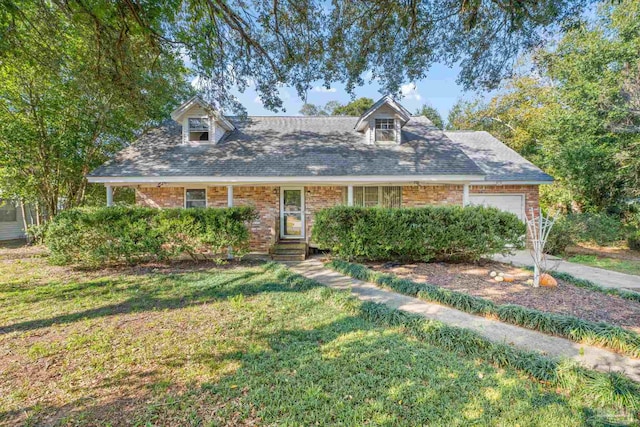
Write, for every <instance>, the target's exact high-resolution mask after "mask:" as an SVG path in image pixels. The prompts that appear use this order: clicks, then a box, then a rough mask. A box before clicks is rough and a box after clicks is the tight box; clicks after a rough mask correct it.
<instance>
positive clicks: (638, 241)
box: [627, 230, 640, 251]
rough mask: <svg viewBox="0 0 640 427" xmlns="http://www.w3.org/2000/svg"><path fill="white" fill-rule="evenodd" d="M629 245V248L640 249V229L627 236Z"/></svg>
mask: <svg viewBox="0 0 640 427" xmlns="http://www.w3.org/2000/svg"><path fill="white" fill-rule="evenodd" d="M627 245H628V246H629V249H632V250H634V251H640V230H635V231H632V232H631V233H629V236H627Z"/></svg>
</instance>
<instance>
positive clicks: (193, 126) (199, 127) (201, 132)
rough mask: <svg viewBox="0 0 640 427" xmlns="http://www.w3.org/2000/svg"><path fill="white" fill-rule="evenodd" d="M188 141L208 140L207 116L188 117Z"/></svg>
mask: <svg viewBox="0 0 640 427" xmlns="http://www.w3.org/2000/svg"><path fill="white" fill-rule="evenodd" d="M189 141H209V119H208V118H206V117H202V118H195V117H190V118H189Z"/></svg>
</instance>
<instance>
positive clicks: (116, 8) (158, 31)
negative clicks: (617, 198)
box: [0, 0, 594, 111]
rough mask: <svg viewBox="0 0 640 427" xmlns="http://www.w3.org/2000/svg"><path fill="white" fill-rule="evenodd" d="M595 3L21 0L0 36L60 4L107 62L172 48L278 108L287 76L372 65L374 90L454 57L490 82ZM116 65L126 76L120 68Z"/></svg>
mask: <svg viewBox="0 0 640 427" xmlns="http://www.w3.org/2000/svg"><path fill="white" fill-rule="evenodd" d="M593 2H594V0H588V1H586V2H585V1H583V0H546V1H543V2H541V1H539V0H520V1H517V2H516V1H513V2H504V1H499V0H477V1H467V0H464V1H451V0H431V1H426V0H422V1H410V2H389V1H386V0H373V1H367V2H353V1H349V0H336V1H333V2H329V3H327V2H326V1H322V0H303V1H302V2H297V1H296V2H277V1H272V0H255V1H253V2H251V3H250V5H247V2H244V1H240V0H229V1H219V0H184V1H180V2H175V1H168V2H142V1H141V0H129V1H126V2H114V1H111V0H94V1H90V2H87V1H80V0H67V1H58V0H56V1H52V2H44V1H39V2H33V1H31V0H16V1H13V2H3V3H2V4H1V5H0V8H1V9H0V16H2V18H3V19H2V23H0V40H2V42H0V56H3V55H4V53H3V51H6V50H7V49H12V48H13V47H12V46H11V44H10V43H8V44H7V43H5V42H4V40H7V39H8V38H12V37H13V35H14V33H16V32H17V31H24V29H25V28H28V25H29V22H30V21H29V19H30V16H29V13H28V10H29V9H30V8H32V7H35V8H39V9H48V8H55V9H56V12H59V13H61V14H64V15H65V16H67V17H68V19H69V22H87V23H91V27H88V29H90V31H88V32H87V34H86V36H87V37H86V39H85V42H87V43H89V44H90V45H91V46H88V47H91V48H92V49H93V50H94V51H96V52H98V53H99V54H100V57H101V59H102V61H103V62H104V63H105V64H120V63H124V62H126V61H127V56H128V55H129V54H130V48H131V46H136V48H138V49H140V50H145V51H147V52H148V54H149V55H151V56H153V55H160V54H161V53H162V52H172V51H175V50H179V51H180V52H182V53H183V54H184V55H185V56H186V57H187V58H188V61H189V63H190V65H191V68H192V71H193V74H194V75H195V76H196V77H197V79H198V82H199V84H200V86H199V88H200V89H201V90H202V92H203V93H204V95H205V96H206V97H207V98H208V99H209V100H210V101H212V102H214V103H216V104H218V105H222V106H225V107H229V108H234V109H240V108H241V106H240V105H239V104H238V102H237V100H236V99H235V97H234V96H233V93H232V89H234V88H236V87H237V88H239V89H240V90H244V89H246V88H247V86H248V85H249V84H255V89H256V90H257V92H258V94H259V96H260V99H261V100H262V101H263V103H264V105H265V107H266V108H269V109H272V110H274V111H275V110H279V109H282V106H283V104H282V100H281V99H280V97H279V92H278V88H279V87H281V86H282V85H287V86H293V87H295V88H296V89H297V91H298V94H299V95H300V97H301V98H303V95H304V93H305V92H306V91H307V90H308V89H310V88H311V84H312V82H314V81H317V80H322V81H324V83H325V84H327V85H329V84H330V83H332V82H342V83H344V84H345V87H346V89H347V91H348V92H349V93H350V94H353V92H354V89H355V87H356V86H360V85H362V84H363V83H364V79H363V75H365V73H370V78H371V80H375V81H377V82H378V83H379V84H380V87H381V92H383V93H397V92H398V91H399V88H400V85H401V84H402V82H405V81H415V80H419V79H421V78H423V77H425V76H426V75H427V72H428V70H429V68H430V66H431V65H432V64H434V63H436V62H442V63H445V64H449V65H450V64H457V63H459V64H460V66H461V69H462V72H461V74H460V77H459V81H460V82H461V83H462V84H463V85H464V87H465V88H477V87H488V88H493V87H495V86H496V85H497V84H498V83H499V82H500V80H501V79H502V78H504V77H507V76H509V75H510V74H511V69H512V63H513V60H514V58H516V57H517V56H518V54H520V53H522V52H524V51H526V50H527V49H529V48H531V47H532V46H536V45H538V44H540V42H541V41H542V40H543V39H542V37H543V36H544V34H545V31H543V30H549V29H553V28H554V26H556V25H557V24H562V25H563V27H564V28H571V27H572V25H574V23H575V22H576V21H577V20H578V18H577V17H579V16H580V13H581V12H582V11H583V10H584V8H585V7H586V6H588V4H589V3H593ZM25 10H27V12H25ZM31 37H35V38H36V40H35V41H34V43H38V44H40V45H41V46H43V47H45V48H46V49H47V51H49V52H51V53H53V56H54V57H59V56H60V53H61V52H62V49H63V48H64V47H63V46H59V45H58V44H56V43H54V44H53V45H52V46H47V45H48V42H49V40H48V38H47V35H46V33H43V34H39V33H32V34H31ZM54 50H56V51H57V52H55V53H54V52H53V51H54ZM112 72H113V78H114V80H118V81H121V82H126V81H127V80H126V78H127V72H128V70H127V69H125V68H120V67H113V69H112Z"/></svg>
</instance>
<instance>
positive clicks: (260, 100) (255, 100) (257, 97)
mask: <svg viewBox="0 0 640 427" xmlns="http://www.w3.org/2000/svg"><path fill="white" fill-rule="evenodd" d="M253 102H255V103H256V104H260V105H262V99H260V97H259V96H256V97H255V98H253Z"/></svg>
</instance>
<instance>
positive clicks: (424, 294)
mask: <svg viewBox="0 0 640 427" xmlns="http://www.w3.org/2000/svg"><path fill="white" fill-rule="evenodd" d="M325 265H326V266H327V267H329V268H331V269H333V270H336V271H338V272H340V273H343V274H347V275H349V276H351V277H353V278H355V279H359V280H364V281H367V282H373V283H376V284H378V285H380V286H382V287H385V288H388V289H391V290H393V291H395V292H399V293H401V294H404V295H409V296H412V297H417V298H420V299H423V300H426V301H432V302H436V303H439V304H443V305H447V306H449V307H452V308H455V309H457V310H461V311H464V312H467V313H471V314H476V315H480V316H487V317H495V318H497V319H499V320H500V321H502V322H505V323H510V324H512V325H517V326H522V327H524V328H527V329H531V330H534V331H539V332H543V333H547V334H550V335H556V336H560V337H563V338H567V339H570V340H572V341H575V342H578V343H582V344H590V345H597V346H601V347H605V348H609V349H611V350H615V351H617V352H620V353H623V354H626V355H628V356H631V357H635V358H640V335H639V334H637V333H635V332H633V331H629V330H626V329H624V328H621V327H619V326H615V325H611V324H609V323H605V322H591V321H588V320H583V319H580V318H578V317H575V316H569V315H562V314H555V313H546V312H543V311H539V310H535V309H532V308H527V307H523V306H520V305H515V304H503V305H498V304H496V303H494V302H493V301H490V300H487V299H484V298H480V297H476V296H472V295H468V294H465V293H462V292H457V291H452V290H449V289H443V288H441V287H439V286H435V285H431V284H428V283H417V282H414V281H411V280H409V279H400V278H398V277H396V276H395V275H393V274H389V273H380V272H376V271H373V270H371V269H369V268H367V267H366V266H364V265H361V264H355V263H350V262H347V261H341V260H332V261H330V262H328V263H326V264H325Z"/></svg>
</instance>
